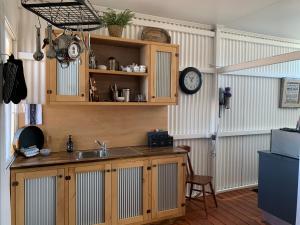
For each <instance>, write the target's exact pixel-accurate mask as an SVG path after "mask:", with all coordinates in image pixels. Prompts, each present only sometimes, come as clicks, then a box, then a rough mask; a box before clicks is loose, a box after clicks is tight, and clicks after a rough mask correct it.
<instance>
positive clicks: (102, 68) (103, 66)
mask: <svg viewBox="0 0 300 225" xmlns="http://www.w3.org/2000/svg"><path fill="white" fill-rule="evenodd" d="M97 69H99V70H107V67H106V66H105V65H98V66H97Z"/></svg>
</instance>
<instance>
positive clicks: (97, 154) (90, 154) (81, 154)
mask: <svg viewBox="0 0 300 225" xmlns="http://www.w3.org/2000/svg"><path fill="white" fill-rule="evenodd" d="M107 156H108V151H107V152H106V154H105V153H104V152H103V151H101V150H92V151H78V152H76V158H77V159H78V160H79V159H88V158H105V157H107Z"/></svg>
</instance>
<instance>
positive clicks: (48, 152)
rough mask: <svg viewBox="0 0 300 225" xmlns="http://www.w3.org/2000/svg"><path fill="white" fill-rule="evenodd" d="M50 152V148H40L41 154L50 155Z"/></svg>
mask: <svg viewBox="0 0 300 225" xmlns="http://www.w3.org/2000/svg"><path fill="white" fill-rule="evenodd" d="M50 152H51V150H50V149H48V148H43V149H41V150H40V154H41V155H43V156H48V155H50Z"/></svg>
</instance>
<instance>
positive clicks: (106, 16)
mask: <svg viewBox="0 0 300 225" xmlns="http://www.w3.org/2000/svg"><path fill="white" fill-rule="evenodd" d="M133 17H134V13H133V12H132V11H131V10H129V9H126V10H124V11H122V12H120V13H117V12H116V11H115V10H113V9H110V8H108V9H107V11H106V12H103V15H102V16H101V19H102V21H103V23H104V24H105V26H110V25H119V26H121V27H125V26H126V25H128V24H129V23H130V21H131V20H132V19H133Z"/></svg>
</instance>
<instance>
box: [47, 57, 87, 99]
mask: <svg viewBox="0 0 300 225" xmlns="http://www.w3.org/2000/svg"><path fill="white" fill-rule="evenodd" d="M47 61H48V65H47V66H48V68H47V69H48V77H47V79H48V82H49V85H48V89H47V94H48V96H49V101H50V102H83V101H86V100H88V99H86V96H88V95H87V93H86V92H87V88H86V53H85V52H83V53H82V54H81V56H80V57H79V58H78V59H77V60H76V61H73V62H70V64H69V66H67V67H66V66H64V65H62V64H60V63H59V62H58V61H57V60H56V59H51V60H50V59H47Z"/></svg>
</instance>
